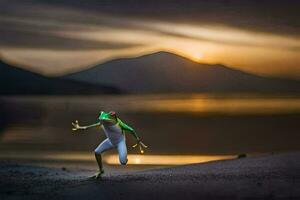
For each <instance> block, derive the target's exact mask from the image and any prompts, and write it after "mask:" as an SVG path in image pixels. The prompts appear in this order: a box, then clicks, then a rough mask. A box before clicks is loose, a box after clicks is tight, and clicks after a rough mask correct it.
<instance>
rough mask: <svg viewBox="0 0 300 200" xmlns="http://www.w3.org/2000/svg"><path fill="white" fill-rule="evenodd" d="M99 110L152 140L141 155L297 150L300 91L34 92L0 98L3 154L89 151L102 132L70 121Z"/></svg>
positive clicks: (90, 118)
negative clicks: (114, 115)
mask: <svg viewBox="0 0 300 200" xmlns="http://www.w3.org/2000/svg"><path fill="white" fill-rule="evenodd" d="M101 110H104V111H110V110H114V111H116V112H117V114H118V116H119V117H120V118H121V119H123V121H125V122H128V124H130V125H132V126H133V127H134V128H135V129H136V130H137V132H138V133H139V134H140V136H141V137H142V138H143V140H144V142H145V143H146V144H147V145H149V149H147V151H146V155H153V156H157V155H173V156H178V155H179V156H182V155H188V156H199V155H210V156H212V155H215V156H216V155H218V156H219V155H236V154H240V153H270V152H277V151H292V150H299V149H300V144H299V141H300V132H299V121H300V98H299V97H298V96H280V95H277V96H274V95H273V96H270V95H268V96H266V95H257V94H256V95H254V94H231V95H208V94H188V95H186V94H184V95H181V94H174V95H122V96H75V97H71V96H43V97H38V96H31V97H0V112H1V117H0V126H1V133H0V150H1V152H2V155H3V154H4V152H5V155H8V156H7V157H9V155H10V156H12V157H13V156H15V155H16V154H17V155H21V154H22V153H23V154H24V155H25V154H26V155H40V153H41V152H47V153H48V154H49V152H61V153H63V152H65V153H66V152H73V153H75V154H76V153H78V154H82V153H83V154H85V153H89V152H93V150H94V148H95V147H96V146H97V145H98V144H99V143H100V142H101V141H102V140H103V139H104V134H103V133H102V131H101V130H99V129H91V130H88V131H84V132H72V131H71V122H72V121H74V120H79V122H80V123H81V124H83V125H85V124H91V123H94V122H96V120H97V116H98V113H99V112H100V111H101ZM127 138H128V139H127V141H128V146H129V147H128V151H129V154H137V153H138V151H137V150H135V149H132V148H130V146H131V145H133V144H134V140H133V138H132V137H131V136H130V135H128V136H127ZM8 153H10V154H8ZM112 153H115V152H114V151H112ZM108 154H109V153H108ZM76 155H77V154H76ZM0 156H1V155H0ZM2 157H3V156H2ZM77 157H78V158H79V155H78V156H77ZM218 158H220V157H218ZM89 159H93V158H89ZM199 159H200V158H199ZM158 160H159V158H158ZM179 160H180V159H179ZM170 162H171V161H170ZM174 162H175V161H174Z"/></svg>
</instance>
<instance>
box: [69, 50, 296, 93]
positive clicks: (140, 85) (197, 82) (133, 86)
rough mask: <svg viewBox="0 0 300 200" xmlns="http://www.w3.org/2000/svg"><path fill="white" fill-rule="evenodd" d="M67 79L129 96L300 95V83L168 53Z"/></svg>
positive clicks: (96, 68)
mask: <svg viewBox="0 0 300 200" xmlns="http://www.w3.org/2000/svg"><path fill="white" fill-rule="evenodd" d="M63 78H65V79H69V80H79V81H83V82H87V83H91V84H100V85H101V84H105V85H111V86H114V87H117V88H120V89H121V90H124V91H126V92H129V93H163V92H174V93H176V92H179V93H182V92H300V81H296V80H285V79H280V78H269V77H262V76H258V75H254V74H250V73H246V72H243V71H239V70H236V69H232V68H229V67H226V66H224V65H219V64H216V65H210V64H201V63H196V62H193V61H191V60H189V59H186V58H183V57H181V56H178V55H175V54H172V53H168V52H157V53H153V54H149V55H145V56H141V57H137V58H124V59H117V60H112V61H109V62H106V63H103V64H99V65H96V66H94V67H92V68H90V69H87V70H84V71H80V72H77V73H73V74H69V75H65V76H64V77H63Z"/></svg>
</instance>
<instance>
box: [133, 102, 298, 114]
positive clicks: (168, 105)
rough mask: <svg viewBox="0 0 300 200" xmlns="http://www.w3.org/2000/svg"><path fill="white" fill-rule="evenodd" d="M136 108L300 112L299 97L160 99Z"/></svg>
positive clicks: (228, 112)
mask: <svg viewBox="0 0 300 200" xmlns="http://www.w3.org/2000/svg"><path fill="white" fill-rule="evenodd" d="M131 107H132V108H133V109H134V110H139V111H152V112H191V113H193V112H198V113H224V114H268V113H270V114H271V113H291V112H300V100H299V99H286V98H275V99H259V98H253V99H251V98H250V99H205V98H203V99H198V98H190V99H160V100H150V101H147V100H146V101H143V102H141V103H139V102H137V103H135V104H132V105H131Z"/></svg>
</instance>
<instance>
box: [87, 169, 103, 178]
mask: <svg viewBox="0 0 300 200" xmlns="http://www.w3.org/2000/svg"><path fill="white" fill-rule="evenodd" d="M102 174H104V170H103V169H102V170H99V171H98V172H97V173H96V174H94V175H93V176H91V177H90V179H100V178H101V175H102Z"/></svg>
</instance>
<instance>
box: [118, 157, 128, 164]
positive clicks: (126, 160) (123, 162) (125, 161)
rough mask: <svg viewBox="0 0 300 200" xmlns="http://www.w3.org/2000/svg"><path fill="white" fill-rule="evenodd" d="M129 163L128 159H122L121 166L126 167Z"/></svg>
mask: <svg viewBox="0 0 300 200" xmlns="http://www.w3.org/2000/svg"><path fill="white" fill-rule="evenodd" d="M127 162H128V159H127V158H123V159H120V163H121V165H126V164H127Z"/></svg>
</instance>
